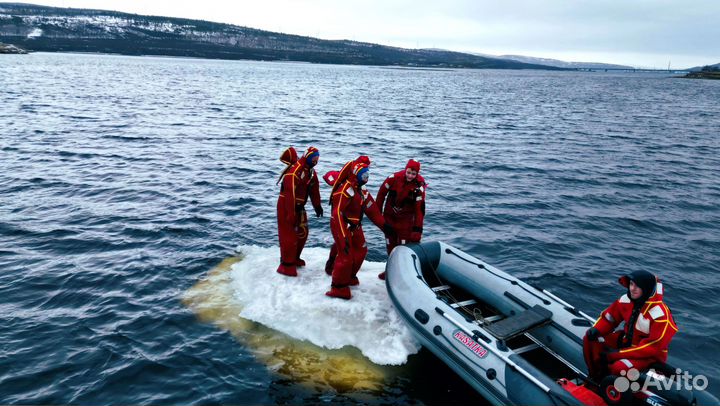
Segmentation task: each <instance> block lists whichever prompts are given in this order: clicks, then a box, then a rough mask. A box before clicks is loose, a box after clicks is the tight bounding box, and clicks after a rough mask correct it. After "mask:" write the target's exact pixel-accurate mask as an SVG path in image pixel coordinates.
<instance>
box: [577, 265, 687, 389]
mask: <svg viewBox="0 0 720 406" xmlns="http://www.w3.org/2000/svg"><path fill="white" fill-rule="evenodd" d="M619 282H620V284H621V285H622V286H624V287H626V288H627V293H626V294H624V295H622V296H621V297H620V298H619V299H618V300H616V301H615V302H614V303H613V304H611V305H610V307H608V308H607V309H605V310H604V311H603V312H602V313H601V314H600V318H598V320H597V321H596V322H595V325H594V326H593V327H591V328H590V329H588V331H587V333H586V334H585V338H584V340H583V353H584V356H585V362H586V363H587V366H588V372H589V376H590V378H592V379H597V380H598V381H599V380H601V379H602V378H603V377H605V375H607V374H608V373H610V374H612V375H618V376H619V375H621V373H622V372H623V371H625V372H626V373H627V371H628V370H629V369H630V368H635V369H637V370H638V371H641V370H643V369H646V368H648V367H649V366H650V365H652V364H653V363H655V362H665V361H666V360H667V357H668V346H669V345H670V341H671V340H672V337H673V335H675V333H676V332H677V331H678V328H677V326H676V325H675V321H674V320H673V317H672V314H671V313H670V309H669V308H668V307H667V305H666V304H665V303H663V284H662V283H660V280H659V279H657V278H656V277H655V275H653V274H651V273H650V272H647V271H637V272H633V273H631V274H630V275H625V276H623V277H621V278H620V279H619ZM623 321H624V322H625V328H624V329H623V330H622V331H614V329H615V327H617V326H618V325H620V322H623Z"/></svg>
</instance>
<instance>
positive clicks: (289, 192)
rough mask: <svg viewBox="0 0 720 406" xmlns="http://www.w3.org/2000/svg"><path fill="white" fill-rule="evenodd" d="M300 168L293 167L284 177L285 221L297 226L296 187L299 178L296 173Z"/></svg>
mask: <svg viewBox="0 0 720 406" xmlns="http://www.w3.org/2000/svg"><path fill="white" fill-rule="evenodd" d="M297 169H298V167H293V168H291V169H290V171H288V173H286V174H285V177H283V181H282V183H283V193H284V194H285V202H284V204H285V221H287V222H288V224H295V223H296V220H297V215H296V213H295V186H296V184H297V179H296V178H297V177H296V176H295V173H296V172H297Z"/></svg>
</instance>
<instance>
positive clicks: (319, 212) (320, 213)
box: [315, 206, 323, 217]
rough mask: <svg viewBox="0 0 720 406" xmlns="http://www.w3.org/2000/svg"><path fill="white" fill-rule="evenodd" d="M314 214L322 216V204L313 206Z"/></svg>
mask: <svg viewBox="0 0 720 406" xmlns="http://www.w3.org/2000/svg"><path fill="white" fill-rule="evenodd" d="M315 216H316V217H322V216H323V208H322V206H318V207H316V208H315Z"/></svg>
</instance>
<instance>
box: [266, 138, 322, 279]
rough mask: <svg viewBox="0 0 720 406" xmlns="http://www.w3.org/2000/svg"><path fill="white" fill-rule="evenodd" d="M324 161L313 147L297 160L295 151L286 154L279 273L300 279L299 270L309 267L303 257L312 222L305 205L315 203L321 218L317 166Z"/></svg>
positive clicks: (280, 205)
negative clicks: (320, 160)
mask: <svg viewBox="0 0 720 406" xmlns="http://www.w3.org/2000/svg"><path fill="white" fill-rule="evenodd" d="M319 159H320V152H319V151H318V149H317V148H315V147H309V148H308V149H307V152H306V153H305V155H304V156H303V157H302V158H300V159H297V153H296V152H295V149H294V148H292V147H290V148H288V149H287V150H285V152H283V154H282V156H281V157H280V160H281V161H282V162H285V163H286V164H288V167H287V168H285V171H283V173H282V175H281V176H280V180H279V181H278V183H280V197H278V202H277V221H278V237H279V239H280V266H279V267H278V269H277V272H278V273H281V274H283V275H287V276H297V267H298V266H300V267H302V266H305V261H304V260H302V259H301V258H300V254H301V253H302V250H303V248H304V247H305V241H307V237H308V221H307V213H306V212H305V203H307V199H308V196H309V197H310V199H311V200H312V205H313V207H314V208H315V214H316V215H317V217H322V215H323V209H322V204H321V202H320V184H319V182H318V178H317V174H316V173H315V169H313V167H314V166H315V165H316V164H317V162H318V160H319Z"/></svg>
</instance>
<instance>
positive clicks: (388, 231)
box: [382, 223, 395, 236]
mask: <svg viewBox="0 0 720 406" xmlns="http://www.w3.org/2000/svg"><path fill="white" fill-rule="evenodd" d="M382 230H383V234H385V235H386V236H393V235H395V229H394V228H393V226H391V225H390V223H385V224H383V228H382Z"/></svg>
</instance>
